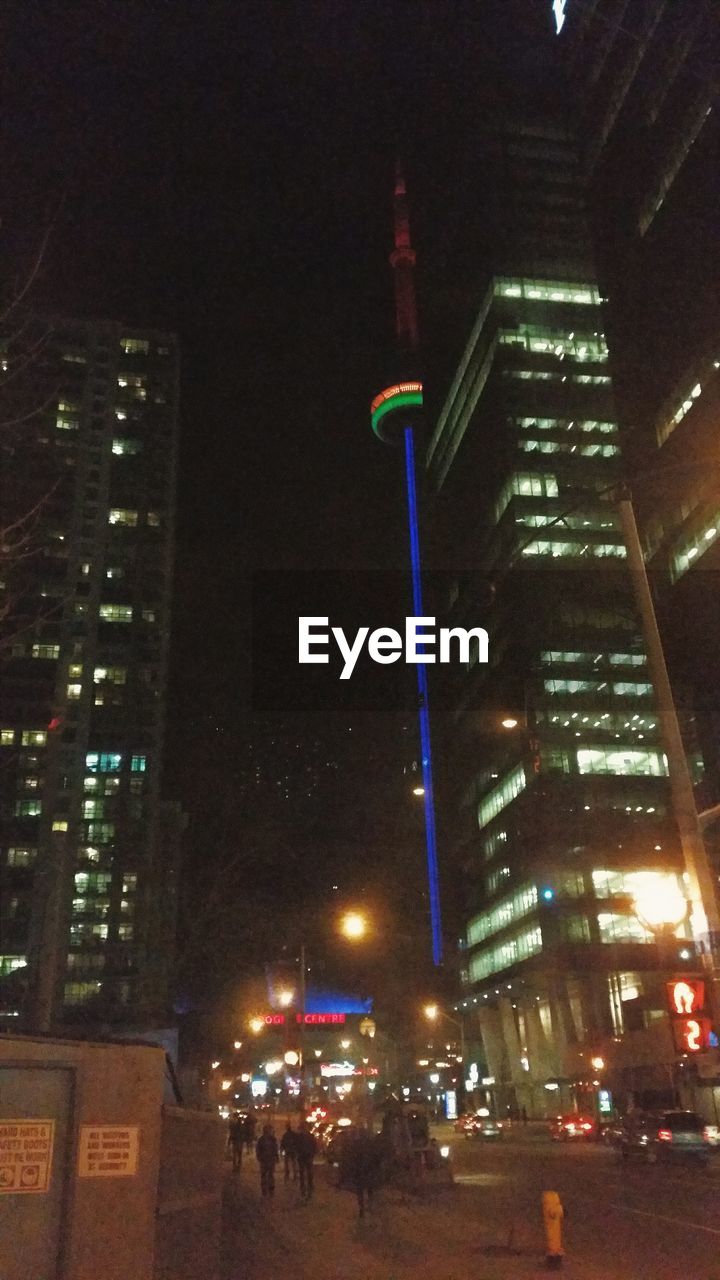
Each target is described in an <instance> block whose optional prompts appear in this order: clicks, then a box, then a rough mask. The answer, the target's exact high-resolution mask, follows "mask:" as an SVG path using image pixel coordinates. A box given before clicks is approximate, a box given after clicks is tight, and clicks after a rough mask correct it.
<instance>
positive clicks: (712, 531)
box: [670, 510, 720, 581]
mask: <svg viewBox="0 0 720 1280" xmlns="http://www.w3.org/2000/svg"><path fill="white" fill-rule="evenodd" d="M719 533H720V511H717V510H714V511H713V512H712V513H711V514H710V515H709V516H706V517H705V519H704V520H703V521H702V522H701V523H699V524H698V525H696V527H695V530H694V532H693V533H692V534H690V535H689V536H688V537H686V538H684V539H683V540H682V542H680V543H678V544H676V549H675V551H674V552H673V554H672V555H671V557H670V573H671V577H672V578H673V580H674V581H675V580H677V579H678V578H680V577H682V575H683V573H686V572H687V570H688V569H689V568H690V566H691V564H692V563H693V561H694V560H696V559H697V558H698V556H701V555H702V554H703V552H704V551H707V550H708V549H709V548H710V547H711V546H712V545H713V544H714V543H715V542H716V541H717V538H718V534H719Z"/></svg>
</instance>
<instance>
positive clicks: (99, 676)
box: [93, 667, 127, 684]
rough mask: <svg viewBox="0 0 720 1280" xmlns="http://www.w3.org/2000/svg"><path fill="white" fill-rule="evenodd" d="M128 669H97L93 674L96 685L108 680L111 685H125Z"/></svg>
mask: <svg viewBox="0 0 720 1280" xmlns="http://www.w3.org/2000/svg"><path fill="white" fill-rule="evenodd" d="M126 678H127V667H96V668H95V670H94V672H93V680H94V681H95V684H101V683H102V682H103V681H104V680H107V681H108V683H110V684H125V680H126Z"/></svg>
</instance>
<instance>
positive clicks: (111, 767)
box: [85, 751, 122, 773]
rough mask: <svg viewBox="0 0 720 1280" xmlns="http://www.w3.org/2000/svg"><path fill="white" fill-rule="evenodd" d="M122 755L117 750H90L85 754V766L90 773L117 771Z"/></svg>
mask: <svg viewBox="0 0 720 1280" xmlns="http://www.w3.org/2000/svg"><path fill="white" fill-rule="evenodd" d="M121 765H122V756H121V755H120V754H119V752H116V751H100V752H98V751H89V752H88V754H87V755H86V756H85V768H86V769H87V770H88V772H90V773H117V772H119V770H120V766H121Z"/></svg>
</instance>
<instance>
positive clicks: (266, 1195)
mask: <svg viewBox="0 0 720 1280" xmlns="http://www.w3.org/2000/svg"><path fill="white" fill-rule="evenodd" d="M255 1155H256V1157H257V1162H258V1164H259V1165H260V1193H261V1195H262V1198H263V1200H272V1198H273V1196H274V1195H275V1165H276V1164H277V1162H278V1160H279V1159H280V1153H279V1151H278V1144H277V1138H276V1137H275V1134H274V1133H273V1127H272V1125H271V1124H264V1125H263V1131H262V1133H261V1135H260V1137H259V1138H258V1140H257V1142H256V1144H255Z"/></svg>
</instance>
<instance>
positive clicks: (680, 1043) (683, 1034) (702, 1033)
mask: <svg viewBox="0 0 720 1280" xmlns="http://www.w3.org/2000/svg"><path fill="white" fill-rule="evenodd" d="M672 1029H673V1037H674V1040H675V1048H676V1049H677V1051H678V1053H700V1052H702V1050H703V1049H707V1048H708V1047H709V1039H710V1019H709V1018H700V1017H698V1018H673V1024H672Z"/></svg>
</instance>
